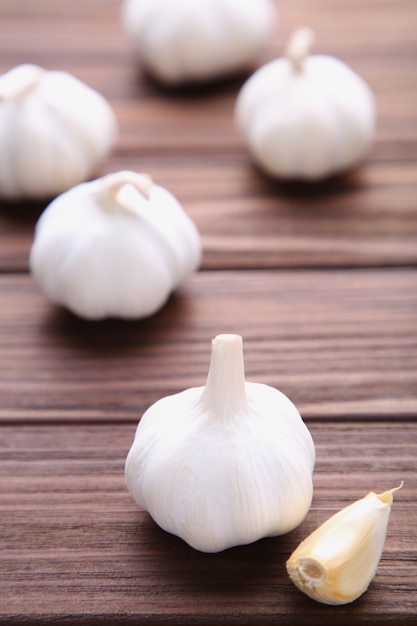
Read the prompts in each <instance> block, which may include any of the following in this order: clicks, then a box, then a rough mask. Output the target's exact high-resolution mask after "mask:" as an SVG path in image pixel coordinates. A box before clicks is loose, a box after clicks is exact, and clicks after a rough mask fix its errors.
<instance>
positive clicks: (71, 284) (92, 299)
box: [29, 171, 201, 320]
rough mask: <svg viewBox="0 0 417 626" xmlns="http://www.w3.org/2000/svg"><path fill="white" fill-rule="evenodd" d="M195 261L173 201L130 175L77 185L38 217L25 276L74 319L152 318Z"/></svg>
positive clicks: (197, 244)
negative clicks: (72, 314)
mask: <svg viewBox="0 0 417 626" xmlns="http://www.w3.org/2000/svg"><path fill="white" fill-rule="evenodd" d="M200 260H201V241H200V236H199V233H198V231H197V228H196V226H195V225H194V223H193V222H192V221H191V219H190V218H189V217H188V215H187V214H186V213H185V211H184V210H183V208H182V207H181V205H180V204H179V202H178V200H177V199H176V198H175V197H174V196H173V195H172V194H171V193H170V192H169V191H168V190H166V189H164V188H163V187H161V186H159V185H156V184H154V183H153V181H152V180H151V179H150V177H149V176H146V175H143V174H137V173H135V172H131V171H121V172H116V173H114V174H108V175H107V176H104V177H102V178H99V179H97V180H95V181H92V182H88V183H82V184H81V185H78V186H76V187H74V188H73V189H71V190H69V191H67V192H66V193H64V194H62V195H61V196H59V197H58V198H56V199H55V200H54V201H53V202H52V203H51V204H50V205H49V206H48V207H47V208H46V209H45V211H44V212H43V214H42V215H41V216H40V218H39V220H38V223H37V225H36V229H35V238H34V242H33V245H32V248H31V251H30V258H29V265H30V270H31V272H32V274H33V276H34V278H35V280H36V281H37V282H38V283H39V285H40V286H41V288H42V289H43V291H44V292H45V294H46V295H47V296H48V297H49V298H50V299H51V300H52V301H53V302H56V303H58V304H61V305H63V306H65V307H67V308H68V309H69V310H70V311H72V312H73V313H75V314H76V315H78V316H80V317H84V318H87V319H91V320H95V319H102V318H105V317H119V318H126V319H135V318H141V317H146V316H149V315H151V314H153V313H155V312H156V311H158V310H159V309H160V308H161V307H162V306H163V305H164V304H165V302H166V301H167V299H168V297H169V295H170V294H171V292H172V291H173V290H174V289H175V288H176V287H178V286H179V285H180V283H181V282H182V281H183V280H184V279H185V278H186V277H187V276H188V274H190V273H191V272H192V271H193V270H195V269H197V267H198V265H199V263H200Z"/></svg>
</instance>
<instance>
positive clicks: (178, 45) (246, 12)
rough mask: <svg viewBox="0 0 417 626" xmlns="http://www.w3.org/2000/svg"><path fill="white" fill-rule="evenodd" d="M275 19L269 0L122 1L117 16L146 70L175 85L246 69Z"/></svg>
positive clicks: (262, 45)
mask: <svg viewBox="0 0 417 626" xmlns="http://www.w3.org/2000/svg"><path fill="white" fill-rule="evenodd" d="M275 15H276V14H275V7H274V3H273V0H198V1H196V0H176V1H175V2H173V1H172V0H124V3H123V16H122V17H123V24H124V28H125V30H126V32H127V34H128V35H129V37H130V39H131V40H132V43H133V44H134V45H135V47H136V49H137V52H138V53H139V57H140V59H141V62H142V64H143V66H144V67H145V68H146V70H147V71H148V72H149V73H150V74H152V75H153V76H154V77H155V78H156V79H158V80H159V81H160V82H162V83H166V84H169V85H178V84H181V83H187V82H203V81H208V80H212V79H215V78H221V77H223V76H225V75H229V74H232V73H234V72H237V71H241V70H243V69H245V68H246V67H249V66H250V65H251V64H252V63H253V62H254V59H255V58H256V55H257V54H258V53H259V52H260V51H261V49H262V48H263V47H264V45H265V42H266V40H267V39H268V37H269V35H270V34H271V32H272V29H273V26H274V22H275Z"/></svg>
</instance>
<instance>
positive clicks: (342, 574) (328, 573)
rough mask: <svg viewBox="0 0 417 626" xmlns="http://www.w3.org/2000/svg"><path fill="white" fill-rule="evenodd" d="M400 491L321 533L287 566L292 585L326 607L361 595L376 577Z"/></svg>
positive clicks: (358, 506)
mask: <svg viewBox="0 0 417 626" xmlns="http://www.w3.org/2000/svg"><path fill="white" fill-rule="evenodd" d="M401 486H402V484H401V485H400V487H401ZM400 487H397V488H396V489H391V490H390V491H386V492H384V493H381V494H379V495H377V494H375V493H373V492H371V493H368V495H367V496H365V497H364V498H362V499H361V500H358V501H357V502H354V503H353V504H351V505H349V506H347V507H346V508H344V509H342V510H341V511H339V512H338V513H336V514H335V515H333V516H332V517H331V518H330V519H328V520H327V522H324V524H322V525H321V526H320V527H319V528H317V529H316V530H315V531H314V532H313V533H312V534H311V535H310V536H309V537H307V539H305V540H304V541H303V542H302V543H301V544H300V545H299V546H298V548H297V549H296V550H295V551H294V552H293V553H292V555H291V556H290V558H289V559H288V561H287V571H288V574H289V576H290V578H291V580H292V581H293V583H294V584H295V585H296V586H297V587H298V588H299V589H300V590H301V591H303V592H304V593H305V594H307V595H308V596H310V598H313V600H317V601H318V602H322V603H324V604H347V603H349V602H353V601H354V600H356V599H357V598H358V597H359V596H360V595H362V594H363V593H364V592H365V591H366V590H367V588H368V586H369V584H370V582H371V581H372V579H373V578H374V576H375V573H376V570H377V567H378V563H379V560H380V558H381V555H382V551H383V549H384V543H385V537H386V533H387V527H388V520H389V515H390V511H391V504H392V501H393V494H394V493H395V491H397V490H398V489H400Z"/></svg>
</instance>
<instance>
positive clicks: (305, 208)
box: [0, 0, 417, 271]
mask: <svg viewBox="0 0 417 626" xmlns="http://www.w3.org/2000/svg"><path fill="white" fill-rule="evenodd" d="M81 4H82V3H81V2H75V3H74V4H71V6H65V3H64V2H62V1H61V2H55V1H54V2H52V1H51V2H46V0H42V2H40V3H36V4H31V3H28V2H24V1H23V0H19V1H17V2H11V1H10V0H8V1H6V2H5V1H3V3H2V6H1V7H0V17H1V21H0V71H5V70H7V69H9V67H11V66H13V65H15V64H18V63H22V62H26V61H31V62H35V63H39V64H41V65H43V66H45V67H48V68H51V69H52V68H56V67H59V68H60V69H65V70H67V71H70V72H72V73H74V74H75V75H76V76H78V77H79V78H81V80H84V81H85V82H87V83H88V84H89V85H91V86H92V87H94V88H95V89H98V90H99V91H100V92H101V93H103V95H105V96H106V97H107V98H108V99H109V101H110V103H111V104H112V106H113V107H114V110H115V113H116V115H117V118H118V120H119V124H120V136H119V141H118V143H117V145H116V147H115V149H114V151H113V152H112V154H111V155H110V156H109V158H108V159H107V160H106V161H105V162H103V163H102V164H101V166H100V167H99V168H98V170H97V175H100V174H104V173H107V172H109V171H116V170H119V169H125V168H130V169H133V170H138V171H146V172H149V173H150V174H151V175H152V176H153V177H154V179H155V181H156V182H158V183H160V184H162V185H163V186H166V187H167V188H168V189H170V190H171V191H172V192H173V193H174V194H175V195H176V196H177V198H178V199H179V200H180V201H181V203H182V204H183V206H184V208H185V209H186V211H187V212H188V213H189V214H190V216H191V217H192V218H193V219H194V221H195V222H196V224H197V226H198V228H199V230H200V232H201V235H202V238H203V243H204V250H205V254H204V259H203V267H204V268H207V269H224V268H225V267H227V268H229V269H232V268H254V267H255V268H259V267H266V268H274V267H304V266H309V267H312V266H314V267H322V266H332V267H334V266H368V267H373V266H379V265H397V266H399V265H415V264H416V262H417V252H416V251H417V208H416V201H415V198H416V194H417V169H416V167H415V162H416V157H417V113H416V106H415V103H416V99H417V96H416V94H417V77H416V73H415V57H416V53H417V43H416V41H415V37H414V34H415V24H416V23H417V9H416V7H415V3H413V2H411V1H410V0H401V2H392V1H389V2H388V1H385V2H381V1H380V0H366V2H360V3H359V2H352V1H344V2H338V3H337V7H336V6H335V4H334V2H330V1H326V2H322V1H319V0H315V1H314V2H310V1H308V0H297V2H291V3H290V2H286V3H280V6H279V21H278V23H277V25H276V29H275V34H274V37H273V38H272V39H271V42H270V43H269V46H268V48H267V50H266V52H264V53H263V55H262V57H261V58H260V59H259V60H258V62H257V64H254V68H253V69H255V67H257V65H259V64H260V63H262V62H264V61H267V60H270V59H272V58H275V57H276V56H278V55H280V54H281V53H282V50H283V47H284V45H285V41H286V39H287V37H288V36H289V34H290V32H291V31H292V30H293V29H294V28H296V27H297V26H299V25H300V23H303V24H304V23H306V24H309V25H310V26H311V27H312V28H314V29H315V30H316V32H317V40H316V44H315V51H316V52H319V53H327V54H334V55H336V56H338V57H339V58H341V59H342V60H344V61H345V62H347V63H348V64H350V65H351V67H352V68H353V69H354V70H355V71H357V72H358V73H359V74H361V75H362V76H363V77H364V78H365V80H367V82H368V83H369V84H370V86H371V88H372V89H373V91H374V94H375V100H376V106H377V135H376V141H375V146H374V148H373V149H372V151H371V152H370V154H369V155H368V156H367V158H366V160H365V162H364V163H363V164H361V166H360V167H359V168H358V169H357V170H356V171H354V172H351V173H348V174H346V175H343V176H340V177H338V178H337V179H334V180H331V181H327V182H324V183H320V184H317V185H308V184H307V185H300V184H296V185H295V184H283V183H275V182H271V181H269V180H267V179H266V178H265V177H264V176H263V175H262V174H261V173H259V172H258V171H256V169H255V168H254V167H253V164H252V163H251V161H250V158H249V156H248V151H247V148H246V146H245V144H244V142H243V139H242V137H241V136H240V135H239V133H238V132H237V129H236V127H235V124H234V120H233V110H234V104H235V100H236V96H237V93H238V90H239V88H240V86H241V85H242V83H243V81H244V79H245V78H246V75H245V76H241V77H237V78H235V79H233V80H226V81H223V82H221V83H219V84H216V85H210V86H209V87H196V88H191V89H186V90H183V89H182V90H179V91H178V90H174V91H167V90H164V89H162V88H160V87H159V86H158V85H155V84H153V83H152V82H151V81H149V80H148V79H147V78H146V77H145V76H144V75H143V74H142V73H141V71H140V66H139V63H138V60H137V59H136V57H135V55H134V53H133V51H132V47H131V45H130V43H129V42H128V41H127V38H126V37H125V35H124V33H123V29H122V26H121V19H120V11H119V8H120V3H119V2H118V1H117V0H112V1H110V0H108V1H106V2H103V3H101V2H95V1H93V0H89V1H88V2H85V3H83V4H82V6H81ZM46 34H47V35H46ZM52 50H53V53H52V52H51V51H52ZM47 203H48V200H45V201H43V202H39V203H35V204H34V205H33V204H32V205H30V206H28V205H27V204H24V206H22V205H18V206H17V207H16V206H15V205H14V204H12V205H10V204H7V203H4V202H0V271H1V270H3V271H25V270H26V269H27V259H28V252H29V249H30V245H31V242H32V239H33V229H34V224H35V222H36V219H37V217H38V215H39V214H40V212H41V211H42V210H43V209H44V208H45V206H46V205H47ZM260 241H262V246H260V245H259V242H260Z"/></svg>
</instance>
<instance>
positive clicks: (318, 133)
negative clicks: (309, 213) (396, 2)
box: [235, 28, 375, 180]
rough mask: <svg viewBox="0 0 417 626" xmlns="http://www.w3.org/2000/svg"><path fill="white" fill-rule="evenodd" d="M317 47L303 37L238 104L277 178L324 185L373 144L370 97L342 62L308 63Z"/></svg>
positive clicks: (298, 35) (259, 153)
mask: <svg viewBox="0 0 417 626" xmlns="http://www.w3.org/2000/svg"><path fill="white" fill-rule="evenodd" d="M312 40H313V32H312V31H311V30H310V29H308V28H302V29H299V30H297V31H296V32H295V33H294V35H293V36H292V38H291V39H290V41H289V43H288V46H287V49H286V51H285V54H284V56H283V57H282V58H279V59H276V60H274V61H271V62H269V63H267V64H266V65H264V66H263V67H261V68H259V69H258V70H257V71H256V72H255V73H254V74H253V75H252V76H251V77H250V78H249V79H248V80H247V81H246V83H245V84H244V85H243V87H242V88H241V90H240V92H239V94H238V97H237V101H236V107H235V118H236V122H237V126H238V128H239V129H240V131H241V132H242V134H243V136H244V138H245V140H246V143H247V145H248V148H249V152H250V153H251V155H252V158H253V160H254V162H255V163H256V164H257V165H258V166H259V167H260V169H262V170H263V171H264V172H265V173H266V174H267V175H269V176H271V177H273V178H281V179H306V180H319V179H322V178H325V177H327V176H330V175H331V174H335V173H337V172H341V171H343V170H346V169H348V168H350V167H352V166H354V165H356V164H357V163H358V162H359V161H361V160H362V159H363V158H364V157H365V155H366V154H367V152H368V151H369V149H370V147H371V145H372V143H373V139H374V133H375V107H374V97H373V94H372V92H371V89H370V88H369V86H368V85H367V84H366V82H365V81H364V80H363V79H362V78H361V77H360V76H358V75H357V74H356V73H355V72H353V70H351V69H350V68H349V67H348V66H347V65H346V64H345V63H343V62H342V61H340V60H339V59H336V58H334V57H331V56H327V55H309V49H310V46H311V43H312Z"/></svg>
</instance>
